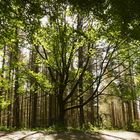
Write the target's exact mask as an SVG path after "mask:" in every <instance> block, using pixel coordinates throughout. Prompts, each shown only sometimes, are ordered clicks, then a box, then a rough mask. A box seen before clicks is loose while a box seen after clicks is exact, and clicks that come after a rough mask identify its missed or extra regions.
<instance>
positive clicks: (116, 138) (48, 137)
mask: <svg viewBox="0 0 140 140" xmlns="http://www.w3.org/2000/svg"><path fill="white" fill-rule="evenodd" d="M0 140H140V133H135V132H128V131H109V130H101V131H99V132H97V133H94V134H90V133H84V132H61V133H53V134H47V133H45V132H43V131H16V132H9V133H7V132H0Z"/></svg>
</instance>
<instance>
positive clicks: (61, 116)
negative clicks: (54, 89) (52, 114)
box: [58, 93, 65, 126]
mask: <svg viewBox="0 0 140 140" xmlns="http://www.w3.org/2000/svg"><path fill="white" fill-rule="evenodd" d="M58 111H59V112H58V124H59V125H62V126H65V107H64V102H63V94H62V93H60V94H59V95H58Z"/></svg>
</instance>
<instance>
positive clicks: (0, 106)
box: [0, 96, 11, 110]
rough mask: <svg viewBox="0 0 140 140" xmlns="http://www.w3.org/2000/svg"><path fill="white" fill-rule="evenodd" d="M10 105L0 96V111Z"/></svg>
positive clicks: (8, 101)
mask: <svg viewBox="0 0 140 140" xmlns="http://www.w3.org/2000/svg"><path fill="white" fill-rule="evenodd" d="M10 104H11V102H10V100H5V99H4V97H3V96H0V110H3V109H6V108H7V107H8V106H9V105H10Z"/></svg>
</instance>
